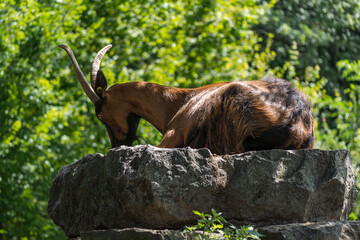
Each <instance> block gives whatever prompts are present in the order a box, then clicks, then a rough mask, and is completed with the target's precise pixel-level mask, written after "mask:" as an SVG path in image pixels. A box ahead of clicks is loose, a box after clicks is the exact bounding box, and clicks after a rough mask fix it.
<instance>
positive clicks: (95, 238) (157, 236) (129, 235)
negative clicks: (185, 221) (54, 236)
mask: <svg viewBox="0 0 360 240" xmlns="http://www.w3.org/2000/svg"><path fill="white" fill-rule="evenodd" d="M112 239H114V240H115V239H116V240H118V239H122V240H135V239H136V240H184V239H191V236H189V235H188V234H185V233H183V232H182V231H178V230H151V229H141V228H125V229H110V230H97V231H89V232H82V233H81V240H112Z"/></svg>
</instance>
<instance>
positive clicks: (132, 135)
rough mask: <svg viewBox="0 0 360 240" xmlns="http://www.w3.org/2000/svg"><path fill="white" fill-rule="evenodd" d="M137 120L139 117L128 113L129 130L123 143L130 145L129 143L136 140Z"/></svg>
mask: <svg viewBox="0 0 360 240" xmlns="http://www.w3.org/2000/svg"><path fill="white" fill-rule="evenodd" d="M139 121H140V117H139V116H138V115H136V114H134V113H130V114H129V115H128V116H127V123H128V126H129V131H128V134H127V136H126V139H125V141H124V145H127V146H131V144H132V143H133V142H134V141H135V140H136V131H137V129H138V126H139Z"/></svg>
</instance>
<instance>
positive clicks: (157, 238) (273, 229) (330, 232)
mask: <svg viewBox="0 0 360 240" xmlns="http://www.w3.org/2000/svg"><path fill="white" fill-rule="evenodd" d="M258 231H259V232H260V233H261V234H263V235H265V236H264V237H262V238H261V239H262V240H324V239H326V240H359V239H360V222H326V223H324V222H317V223H315V222H311V223H292V224H286V225H274V226H268V227H262V228H260V229H259V230H258ZM218 238H219V239H221V236H220V235H218ZM103 239H104V240H105V239H106V240H117V239H122V240H133V239H141V240H170V239H171V240H184V239H189V240H190V239H193V238H192V237H191V236H190V235H188V234H185V233H183V232H182V231H179V230H150V229H141V228H126V229H111V230H97V231H89V232H83V233H81V240H103Z"/></svg>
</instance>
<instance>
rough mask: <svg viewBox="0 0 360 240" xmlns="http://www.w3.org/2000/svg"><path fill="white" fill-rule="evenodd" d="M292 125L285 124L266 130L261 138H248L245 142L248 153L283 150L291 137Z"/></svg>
mask: <svg viewBox="0 0 360 240" xmlns="http://www.w3.org/2000/svg"><path fill="white" fill-rule="evenodd" d="M290 127H291V126H290V125H289V124H284V125H280V126H277V127H273V128H270V129H267V130H265V131H264V132H263V133H262V134H261V135H260V136H259V137H255V138H254V137H253V136H248V137H247V138H246V139H245V141H244V144H243V145H244V148H245V149H246V151H259V150H269V149H275V148H281V146H283V145H284V144H285V143H286V142H287V140H288V139H289V136H290Z"/></svg>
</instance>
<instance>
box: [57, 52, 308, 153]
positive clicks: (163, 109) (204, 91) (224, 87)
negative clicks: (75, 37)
mask: <svg viewBox="0 0 360 240" xmlns="http://www.w3.org/2000/svg"><path fill="white" fill-rule="evenodd" d="M61 48H63V49H64V50H65V51H66V52H67V53H68V55H69V57H70V59H71V60H72V63H73V66H74V69H75V72H76V74H77V76H78V78H79V81H80V83H81V84H82V86H83V88H84V90H85V92H86V94H87V95H88V96H89V98H90V100H91V101H93V103H94V104H95V111H96V116H97V117H98V118H99V120H100V121H101V122H102V123H104V124H105V125H106V128H107V131H108V134H109V137H110V140H111V145H112V146H113V147H116V146H119V145H131V144H132V142H133V141H134V139H135V138H136V136H135V134H136V130H137V127H138V123H139V119H140V118H144V119H145V120H147V121H148V122H150V123H151V124H152V125H154V126H155V127H156V128H157V129H158V130H159V131H160V132H161V133H162V134H163V139H162V141H161V143H160V145H159V147H165V148H173V147H185V146H190V147H193V148H202V147H206V148H209V149H210V150H211V151H212V152H213V153H216V154H229V153H242V152H245V151H252V150H266V149H274V148H278V149H300V148H312V147H313V146H314V123H313V118H312V115H311V105H310V102H309V100H308V98H307V97H306V96H305V95H304V94H303V93H302V92H300V91H298V90H295V89H294V88H292V86H291V85H290V83H288V82H287V81H285V80H282V79H278V78H275V77H267V78H264V79H262V80H258V81H240V82H231V83H215V84H211V85H206V86H203V87H199V88H193V89H180V88H172V87H165V86H161V85H157V84H153V83H147V82H135V83H134V82H133V83H124V84H116V85H114V86H112V87H110V88H109V89H107V82H106V79H105V76H104V75H103V74H102V72H101V70H98V72H97V73H96V71H95V72H94V71H92V74H96V80H94V81H95V82H94V83H92V85H93V87H94V88H95V89H93V88H92V87H90V86H87V85H88V83H87V82H86V79H85V77H83V74H82V72H81V69H80V68H79V67H78V64H77V62H76V59H75V57H74V56H73V54H72V51H71V49H70V48H69V47H67V46H65V45H61ZM105 48H106V49H108V48H109V47H105ZM105 48H104V49H105ZM106 49H105V50H106ZM105 50H103V49H102V50H101V51H100V52H99V53H101V54H100V55H101V56H100V61H101V57H102V55H103V54H104V53H105ZM99 53H98V55H99ZM98 55H97V56H98ZM97 64H100V63H99V62H97ZM94 69H98V68H97V67H95V68H94Z"/></svg>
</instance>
